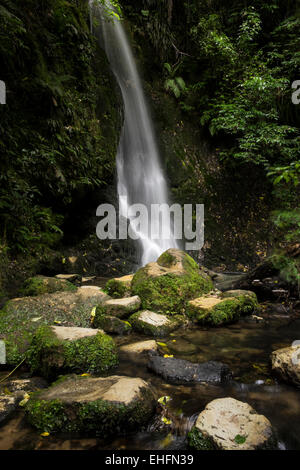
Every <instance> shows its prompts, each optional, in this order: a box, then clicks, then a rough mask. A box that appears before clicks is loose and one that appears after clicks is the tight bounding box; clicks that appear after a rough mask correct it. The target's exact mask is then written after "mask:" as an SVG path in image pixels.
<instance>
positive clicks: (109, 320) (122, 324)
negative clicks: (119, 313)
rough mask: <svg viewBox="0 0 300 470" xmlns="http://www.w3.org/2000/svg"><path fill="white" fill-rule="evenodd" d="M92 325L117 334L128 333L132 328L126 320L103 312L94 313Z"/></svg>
mask: <svg viewBox="0 0 300 470" xmlns="http://www.w3.org/2000/svg"><path fill="white" fill-rule="evenodd" d="M93 326H95V327H96V328H102V330H104V331H105V332H106V333H115V334H118V335H124V334H128V333H130V331H131V330H132V327H131V324H130V323H129V322H128V321H124V320H120V318H118V317H113V316H111V315H105V314H102V315H101V314H98V315H96V316H95V319H94V322H93Z"/></svg>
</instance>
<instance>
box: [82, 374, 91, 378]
mask: <svg viewBox="0 0 300 470" xmlns="http://www.w3.org/2000/svg"><path fill="white" fill-rule="evenodd" d="M90 375H91V374H88V373H85V374H81V377H90Z"/></svg>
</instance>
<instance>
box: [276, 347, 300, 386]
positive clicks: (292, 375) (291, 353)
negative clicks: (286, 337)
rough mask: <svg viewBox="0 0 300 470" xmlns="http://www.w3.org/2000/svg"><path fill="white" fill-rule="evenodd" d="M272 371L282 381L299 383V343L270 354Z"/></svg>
mask: <svg viewBox="0 0 300 470" xmlns="http://www.w3.org/2000/svg"><path fill="white" fill-rule="evenodd" d="M271 361H272V371H273V372H274V373H275V374H276V375H277V376H278V377H279V378H280V379H281V380H283V381H285V382H288V383H291V384H294V385H298V386H299V385H300V344H298V345H295V346H290V347H288V348H282V349H277V351H273V352H272V354H271Z"/></svg>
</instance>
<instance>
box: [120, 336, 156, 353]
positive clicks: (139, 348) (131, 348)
mask: <svg viewBox="0 0 300 470" xmlns="http://www.w3.org/2000/svg"><path fill="white" fill-rule="evenodd" d="M157 349H158V347H157V343H156V341H154V340H153V339H150V340H148V341H138V342H136V343H131V344H125V345H124V346H121V347H120V352H123V353H126V354H143V353H147V352H149V351H153V352H155V351H157Z"/></svg>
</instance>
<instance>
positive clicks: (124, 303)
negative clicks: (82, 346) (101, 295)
mask: <svg viewBox="0 0 300 470" xmlns="http://www.w3.org/2000/svg"><path fill="white" fill-rule="evenodd" d="M140 306H141V299H140V298H139V296H138V295H135V296H133V297H126V298H124V299H111V300H107V301H105V302H104V303H103V304H102V305H99V306H98V307H97V309H96V316H95V321H97V316H101V315H104V314H105V315H112V316H115V317H118V318H128V316H129V315H130V314H131V313H134V312H137V311H138V310H139V308H140Z"/></svg>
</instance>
